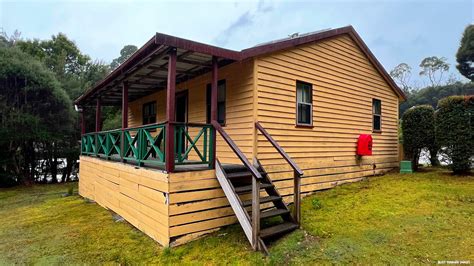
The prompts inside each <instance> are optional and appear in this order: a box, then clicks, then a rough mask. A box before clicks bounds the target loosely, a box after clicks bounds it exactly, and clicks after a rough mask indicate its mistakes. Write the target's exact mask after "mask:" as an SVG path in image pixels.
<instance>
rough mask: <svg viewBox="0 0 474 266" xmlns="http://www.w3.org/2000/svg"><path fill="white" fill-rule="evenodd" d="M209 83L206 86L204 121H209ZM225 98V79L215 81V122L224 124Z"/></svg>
mask: <svg viewBox="0 0 474 266" xmlns="http://www.w3.org/2000/svg"><path fill="white" fill-rule="evenodd" d="M211 89H212V87H211V84H207V87H206V123H211ZM225 98H226V84H225V79H223V80H219V81H218V82H217V122H219V124H221V125H222V126H223V125H225Z"/></svg>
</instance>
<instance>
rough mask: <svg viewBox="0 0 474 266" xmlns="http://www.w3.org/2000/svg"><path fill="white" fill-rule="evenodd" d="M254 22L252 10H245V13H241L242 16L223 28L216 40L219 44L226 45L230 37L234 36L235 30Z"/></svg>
mask: <svg viewBox="0 0 474 266" xmlns="http://www.w3.org/2000/svg"><path fill="white" fill-rule="evenodd" d="M252 24H253V15H251V14H250V11H247V12H245V13H244V14H242V15H240V17H239V18H238V19H237V20H236V21H235V22H234V23H232V24H230V25H229V27H227V28H226V29H225V30H223V31H222V32H221V33H219V35H218V36H217V38H216V39H215V40H214V42H215V43H216V44H217V45H221V46H225V45H226V44H227V43H228V42H229V39H230V38H231V37H232V35H233V34H234V32H235V31H237V30H239V29H241V28H245V27H247V26H250V25H252Z"/></svg>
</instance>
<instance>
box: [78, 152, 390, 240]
mask: <svg viewBox="0 0 474 266" xmlns="http://www.w3.org/2000/svg"><path fill="white" fill-rule="evenodd" d="M371 163H373V161H372V160H371V161H370V163H369V161H367V162H364V163H362V164H360V165H358V164H356V163H354V161H351V160H347V161H340V162H337V163H334V161H333V163H329V164H325V163H324V162H322V161H318V160H314V163H311V162H306V163H302V168H303V167H304V168H303V171H304V173H305V175H304V176H303V178H302V180H301V192H302V196H303V197H304V196H307V195H310V194H312V193H314V192H315V191H317V190H321V189H328V188H331V187H334V186H337V185H340V184H343V183H348V182H356V181H360V180H362V178H363V177H366V176H372V175H373V174H383V173H385V172H387V171H389V170H391V169H393V168H396V167H397V166H398V161H397V158H394V159H386V158H381V159H380V160H379V161H378V162H377V169H376V170H375V171H374V170H373V168H372V164H371ZM266 168H267V171H268V172H269V176H270V178H271V179H272V181H273V182H274V184H275V186H276V187H277V189H278V191H279V192H280V194H281V195H282V196H283V198H284V201H285V202H286V203H287V204H289V203H292V202H293V195H292V193H293V180H292V176H291V175H290V172H289V171H288V169H286V168H285V167H281V166H278V165H274V166H271V165H268V166H267V167H266ZM79 194H80V195H81V196H83V197H85V198H89V199H92V200H94V201H96V202H97V203H98V204H99V205H101V206H103V207H104V208H107V209H110V210H112V211H114V212H116V213H117V214H119V215H121V216H122V217H123V218H124V219H125V220H127V221H128V222H129V223H130V224H132V225H133V226H135V227H136V228H138V229H139V230H141V231H142V232H144V233H145V234H147V235H148V236H150V237H151V238H153V239H154V240H156V241H157V242H158V243H160V244H161V245H163V246H169V245H171V246H177V245H180V244H184V243H186V242H189V241H191V240H194V239H196V238H198V237H200V236H202V235H204V234H206V233H210V232H213V231H215V230H218V229H219V228H221V227H222V226H225V225H230V224H234V223H236V222H237V218H236V217H235V214H234V212H233V211H232V208H231V207H230V205H229V202H228V200H227V198H226V197H225V195H224V192H223V191H222V189H221V187H220V185H219V182H218V180H217V178H216V177H215V173H214V170H204V171H192V172H182V173H172V174H167V173H164V172H162V171H159V170H150V169H146V168H135V167H134V166H132V165H127V164H123V163H119V162H111V161H106V160H102V159H97V158H94V157H88V156H81V163H80V179H79ZM243 199H246V198H245V196H244V197H243ZM262 208H265V206H264V205H262Z"/></svg>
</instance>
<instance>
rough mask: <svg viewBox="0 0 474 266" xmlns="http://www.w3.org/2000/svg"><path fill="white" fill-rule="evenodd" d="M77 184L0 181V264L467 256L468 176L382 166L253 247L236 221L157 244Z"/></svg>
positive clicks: (322, 197)
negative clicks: (176, 243)
mask: <svg viewBox="0 0 474 266" xmlns="http://www.w3.org/2000/svg"><path fill="white" fill-rule="evenodd" d="M70 186H74V188H75V191H77V184H61V185H38V186H34V187H29V188H25V187H20V188H12V189H0V217H1V219H0V264H12V263H21V264H25V263H26V264H32V263H39V264H51V263H55V264H63V263H68V264H69V263H75V264H84V263H87V264H91V263H92V264H96V263H107V262H117V263H163V264H170V263H186V264H190V263H206V264H223V263H229V264H255V263H257V264H307V263H309V264H317V263H325V264H327V263H359V264H365V263H391V264H406V263H436V262H437V261H438V260H449V261H452V260H463V261H466V260H470V261H471V263H474V177H472V176H471V177H455V176H451V175H450V174H448V173H445V172H441V171H439V170H425V172H422V173H417V174H413V175H399V174H389V175H385V176H381V177H375V178H371V179H370V180H369V181H363V182H359V183H353V184H348V185H342V186H339V187H337V188H334V189H331V190H327V191H322V192H318V193H316V194H315V195H313V196H309V197H306V198H304V200H303V205H302V219H303V220H302V229H301V230H297V231H295V232H293V233H292V234H289V235H287V236H286V237H284V238H282V239H280V240H278V241H276V242H275V243H273V245H271V247H270V252H271V255H270V256H268V257H264V256H263V255H261V254H260V253H257V252H252V251H251V249H250V245H249V244H248V242H247V240H246V239H245V236H244V234H243V232H242V230H241V229H240V227H239V226H238V225H233V226H229V227H227V228H225V229H223V230H220V231H218V232H215V233H213V234H211V235H209V236H206V237H204V238H201V239H199V240H196V241H193V242H191V243H188V244H185V245H183V246H180V247H176V248H171V249H169V248H162V247H160V246H159V245H158V244H156V243H155V242H154V241H153V240H151V239H150V238H148V237H147V236H146V235H144V234H142V233H141V232H140V231H138V230H136V229H134V228H133V227H132V226H130V225H129V224H127V223H125V222H115V221H114V219H112V215H111V213H110V212H109V211H107V210H105V209H103V208H101V207H100V206H98V205H97V204H94V203H88V202H86V201H85V200H84V199H82V198H81V197H79V196H77V195H75V196H70V197H62V194H64V193H66V191H67V190H68V188H69V187H70Z"/></svg>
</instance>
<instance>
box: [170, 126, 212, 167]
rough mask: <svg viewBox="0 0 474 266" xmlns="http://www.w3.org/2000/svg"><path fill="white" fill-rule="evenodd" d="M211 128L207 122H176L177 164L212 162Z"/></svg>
mask: <svg viewBox="0 0 474 266" xmlns="http://www.w3.org/2000/svg"><path fill="white" fill-rule="evenodd" d="M211 129H212V125H207V124H193V123H187V124H185V123H175V138H174V139H175V154H176V164H193V163H199V164H201V163H205V164H210V162H211V161H212V159H211V154H212V150H211V147H212V145H210V144H211V133H212V130H211Z"/></svg>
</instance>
